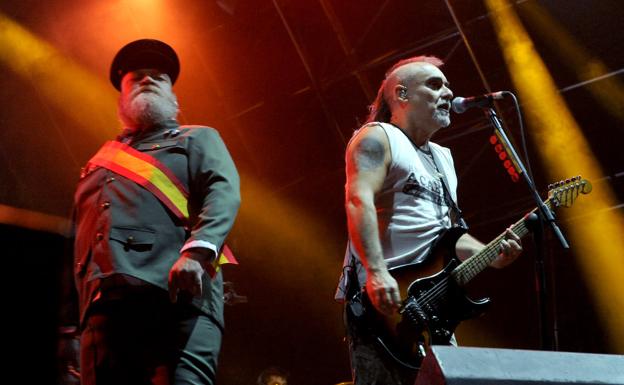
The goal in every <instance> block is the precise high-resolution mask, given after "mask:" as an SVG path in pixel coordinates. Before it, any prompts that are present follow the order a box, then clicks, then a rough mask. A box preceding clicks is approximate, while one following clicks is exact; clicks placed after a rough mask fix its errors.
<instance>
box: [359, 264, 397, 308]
mask: <svg viewBox="0 0 624 385" xmlns="http://www.w3.org/2000/svg"><path fill="white" fill-rule="evenodd" d="M366 293H367V294H368V298H369V299H370V300H371V302H372V303H373V306H375V308H376V309H377V310H379V311H380V312H381V313H383V314H385V315H388V316H391V315H393V314H394V312H396V311H397V310H398V309H399V307H400V306H401V295H400V293H399V285H398V284H397V281H396V280H395V279H394V277H392V276H391V275H390V273H388V270H386V269H383V270H377V271H370V270H369V271H368V277H367V278H366Z"/></svg>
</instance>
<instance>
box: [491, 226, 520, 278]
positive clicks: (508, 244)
mask: <svg viewBox="0 0 624 385" xmlns="http://www.w3.org/2000/svg"><path fill="white" fill-rule="evenodd" d="M500 248H501V250H500V253H499V255H498V257H496V259H495V260H494V261H493V262H492V263H491V264H490V266H492V267H495V268H497V269H501V268H503V267H505V266H507V265H509V264H510V263H512V262H513V261H515V260H516V258H518V257H519V256H520V254H522V240H521V239H520V237H519V236H518V235H517V234H516V233H514V232H513V231H511V227H509V228H508V229H507V231H505V235H504V239H503V240H502V241H501V243H500Z"/></svg>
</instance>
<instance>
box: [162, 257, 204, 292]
mask: <svg viewBox="0 0 624 385" xmlns="http://www.w3.org/2000/svg"><path fill="white" fill-rule="evenodd" d="M204 260H205V256H204V255H202V254H201V253H199V252H196V251H193V249H189V250H185V251H184V252H183V253H182V255H180V258H179V259H178V260H177V261H176V263H175V264H174V265H173V266H172V267H171V270H170V271H169V298H170V299H171V302H176V301H177V300H178V292H180V291H186V292H188V293H190V294H191V295H193V296H194V297H201V295H202V275H203V274H204V268H203V266H202V262H203V261H204Z"/></svg>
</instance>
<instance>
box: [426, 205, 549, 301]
mask: <svg viewBox="0 0 624 385" xmlns="http://www.w3.org/2000/svg"><path fill="white" fill-rule="evenodd" d="M556 196H559V198H558V199H560V194H553V196H551V197H550V198H548V199H547V200H546V201H545V202H544V204H545V205H546V207H548V208H549V209H552V199H553V198H555V197H556ZM536 210H537V209H533V210H532V211H531V212H529V214H527V215H525V216H524V217H523V218H521V219H520V220H518V222H516V223H515V224H514V226H513V227H512V229H511V230H512V232H513V233H515V234H516V235H518V236H519V237H521V238H522V237H523V236H525V235H526V234H527V233H528V232H529V229H528V227H527V224H526V221H525V219H526V218H527V217H528V215H530V214H532V213H534V212H535V211H536ZM504 237H505V233H502V234H500V235H498V236H497V237H496V238H494V240H492V242H490V243H489V244H487V245H486V246H485V248H484V249H483V251H481V252H480V253H479V254H482V253H484V254H483V255H484V258H475V257H476V256H473V257H470V258H468V259H466V260H465V261H463V262H462V263H461V264H460V265H459V266H458V267H456V268H455V269H454V270H453V271H452V272H451V273H450V276H451V277H453V279H454V280H455V281H456V282H457V283H458V284H460V285H461V284H464V283H466V282H468V281H470V279H472V278H473V277H474V276H475V275H476V274H478V273H479V272H480V271H482V270H483V268H484V267H485V266H483V264H485V263H487V264H489V263H491V262H492V261H493V260H494V259H495V258H496V255H498V254H499V252H498V250H499V249H500V243H501V241H502V240H503V239H504ZM479 254H477V255H479ZM460 268H461V269H460ZM458 269H460V271H458ZM466 271H467V272H470V273H471V276H469V277H468V276H466V274H465V272H466ZM447 287H448V277H445V278H444V279H443V280H442V281H440V282H438V283H436V284H435V285H434V286H433V287H431V288H430V289H429V290H427V291H426V292H425V293H424V295H423V296H422V298H420V300H419V299H417V298H414V300H415V302H416V304H417V305H418V306H419V307H421V306H435V307H437V305H438V304H439V303H440V301H439V300H440V298H441V296H440V294H442V293H445V292H446V289H447Z"/></svg>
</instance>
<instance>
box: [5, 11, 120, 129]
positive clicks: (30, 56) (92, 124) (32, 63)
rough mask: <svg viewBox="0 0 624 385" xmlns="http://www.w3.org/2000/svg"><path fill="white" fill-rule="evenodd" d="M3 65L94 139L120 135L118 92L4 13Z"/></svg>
mask: <svg viewBox="0 0 624 385" xmlns="http://www.w3.org/2000/svg"><path fill="white" fill-rule="evenodd" d="M0 61H1V62H3V63H4V64H5V65H6V66H7V67H8V68H9V69H11V71H13V72H15V73H16V74H17V75H19V76H21V77H22V78H24V79H26V80H27V81H29V82H30V83H31V84H32V85H33V86H34V87H35V88H36V89H37V90H38V91H39V92H40V93H41V94H42V96H44V98H45V99H46V100H47V101H48V102H50V103H51V104H52V105H54V106H55V107H57V108H58V109H59V110H61V111H63V112H64V113H65V114H67V115H68V116H69V117H70V118H71V119H73V120H75V121H76V122H78V123H79V124H81V125H82V126H83V127H84V129H85V130H87V131H88V132H89V133H90V134H92V136H93V137H94V138H98V139H101V138H108V137H111V136H113V135H115V134H116V133H117V131H118V127H119V122H118V120H117V116H116V114H115V109H116V105H117V93H116V92H115V90H114V89H113V88H112V87H111V86H110V85H109V84H108V83H107V82H105V81H103V79H102V78H101V77H96V76H94V75H92V74H91V73H90V72H89V71H87V70H85V69H83V68H81V67H80V66H79V65H77V64H76V63H74V62H72V61H71V60H70V59H68V58H67V57H65V56H64V55H63V54H62V53H61V52H59V51H57V50H56V49H55V48H54V47H53V46H52V45H50V44H48V43H46V42H45V41H43V40H42V39H40V38H39V37H37V36H35V35H34V34H32V33H31V32H29V31H28V30H26V29H24V28H23V27H21V26H20V25H19V24H17V23H15V22H14V21H12V20H11V19H9V18H8V17H6V16H5V15H3V14H2V13H0Z"/></svg>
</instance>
